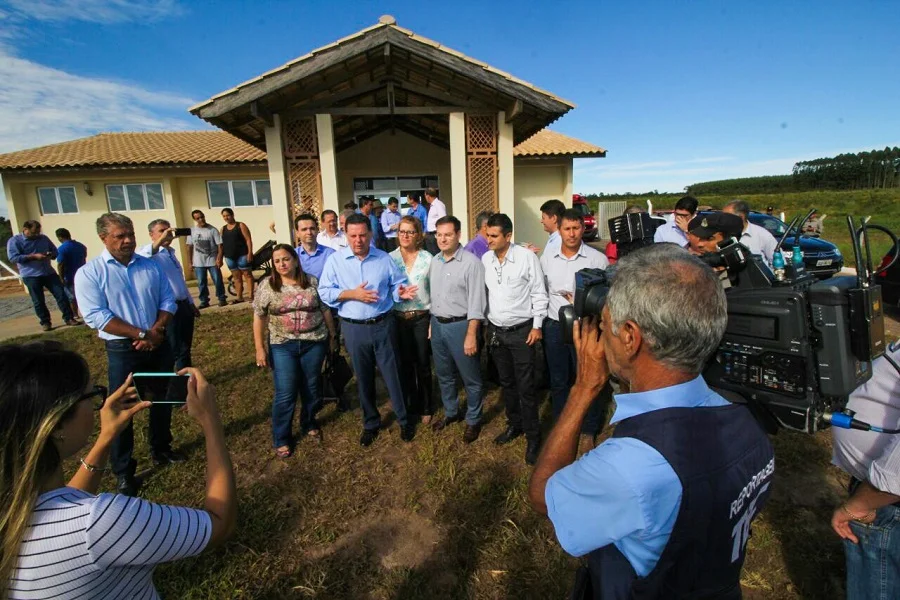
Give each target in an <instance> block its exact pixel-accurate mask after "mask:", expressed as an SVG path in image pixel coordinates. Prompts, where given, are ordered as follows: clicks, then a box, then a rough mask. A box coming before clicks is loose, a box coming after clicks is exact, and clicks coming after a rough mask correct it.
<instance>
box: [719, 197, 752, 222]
mask: <svg viewBox="0 0 900 600" xmlns="http://www.w3.org/2000/svg"><path fill="white" fill-rule="evenodd" d="M725 208H730V209H731V210H730V211H728V212H733V213H734V214H736V215H738V216H739V217H740V218H742V219H743V220H745V221H746V220H747V217H749V216H750V205H749V204H747V202H746V201H744V200H741V199H739V198H735V199H734V200H732V201H731V202H729V203H728V204H726V205H725Z"/></svg>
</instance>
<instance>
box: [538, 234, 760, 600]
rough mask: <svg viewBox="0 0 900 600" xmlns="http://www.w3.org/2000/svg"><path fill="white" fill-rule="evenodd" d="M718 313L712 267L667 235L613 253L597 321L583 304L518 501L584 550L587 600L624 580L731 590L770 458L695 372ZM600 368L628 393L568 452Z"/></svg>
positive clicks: (721, 305)
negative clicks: (598, 431) (525, 497)
mask: <svg viewBox="0 0 900 600" xmlns="http://www.w3.org/2000/svg"><path fill="white" fill-rule="evenodd" d="M594 310H596V308H595V309H594ZM727 318H728V317H727V311H726V303H725V294H724V291H723V290H722V287H721V285H720V283H719V279H718V277H717V276H716V274H715V273H714V272H713V271H712V269H710V268H709V267H708V266H706V265H705V264H703V263H702V262H701V261H700V260H699V259H697V258H696V257H693V256H691V255H689V254H688V253H687V252H686V251H684V250H681V249H679V248H675V247H673V246H671V245H668V244H666V245H654V246H649V247H646V248H642V249H640V250H637V251H635V252H633V253H629V254H628V256H626V257H624V258H623V259H622V260H621V261H619V263H618V270H617V273H616V275H615V279H614V280H613V284H612V286H611V288H610V291H609V294H608V295H607V297H606V305H605V306H604V307H603V310H602V320H600V322H599V323H598V319H597V317H596V313H595V312H594V313H593V314H592V315H585V316H584V317H583V318H582V319H581V321H580V323H578V324H576V327H575V329H574V339H575V347H576V352H577V354H578V364H579V371H578V377H577V380H576V382H575V385H574V386H573V387H572V391H571V393H570V395H569V398H568V401H567V402H566V405H565V407H564V408H563V412H562V414H561V415H560V418H559V421H558V422H557V424H556V426H555V427H554V428H553V430H552V432H551V433H550V437H549V439H548V440H547V442H546V444H545V446H544V450H543V451H542V453H541V456H540V458H539V459H538V463H537V465H536V466H535V470H534V473H533V474H532V478H531V483H530V486H529V496H530V499H531V504H532V506H533V507H534V508H535V510H537V511H538V512H540V513H542V514H546V515H547V516H548V517H549V518H550V520H551V522H552V523H553V527H554V530H555V532H556V536H557V539H558V540H559V543H560V545H561V546H562V547H563V549H564V550H566V552H568V553H570V554H572V555H575V556H582V555H585V554H588V555H589V559H588V564H589V569H590V586H591V587H592V589H593V597H594V598H613V597H615V598H624V597H632V596H633V594H634V591H635V586H636V585H640V587H641V589H642V590H645V591H647V594H646V595H647V596H648V597H668V596H672V597H716V594H723V592H728V593H727V594H723V597H732V595H730V594H733V593H734V592H735V591H737V593H738V595H739V593H740V587H739V586H740V571H741V565H742V564H743V561H744V557H745V549H746V542H747V538H748V536H749V532H750V522H751V521H752V520H753V519H754V518H755V517H756V516H757V515H758V513H759V511H760V510H761V509H762V507H763V505H764V504H765V501H766V499H767V497H768V494H769V491H770V484H771V481H772V477H773V473H774V454H773V450H772V446H771V443H770V442H769V440H768V437H767V436H766V434H765V432H764V431H763V429H762V427H760V425H759V424H758V423H757V422H756V421H755V420H754V419H753V416H752V415H751V414H750V412H749V410H747V408H746V407H745V406H743V405H738V404H734V405H732V404H729V403H728V402H727V401H726V400H725V399H724V398H722V397H721V396H719V395H718V394H716V393H715V392H713V391H712V390H710V389H709V387H708V386H707V385H706V383H705V382H704V380H703V379H702V378H701V377H700V375H699V373H700V371H701V369H702V368H703V366H704V365H705V363H706V360H707V358H708V357H709V355H710V354H711V353H712V352H714V351H715V350H716V348H717V347H718V345H719V341H720V340H721V338H722V335H723V334H724V332H725V326H726V322H727ZM660 340H666V342H665V344H666V345H665V346H663V345H662V344H661V342H660ZM610 374H612V375H614V376H615V377H616V378H617V379H618V380H619V381H620V382H623V384H625V382H627V385H628V386H629V389H630V393H622V394H618V395H617V396H616V407H617V408H616V413H615V415H614V416H613V418H612V421H611V422H612V423H618V425H617V427H616V431H615V433H614V434H613V437H612V438H610V439H609V440H607V441H605V442H604V443H602V444H600V445H599V446H597V448H595V449H594V450H592V451H590V452H588V453H587V454H585V455H584V456H582V457H581V459H580V460H578V461H576V460H575V454H576V447H577V439H578V435H579V432H580V430H581V427H582V423H583V421H584V418H585V416H586V414H587V412H588V410H589V407H590V406H591V404H592V402H593V400H594V398H595V397H596V395H597V393H598V392H599V391H600V390H601V389H602V388H603V386H605V385H606V383H607V381H608V379H609V377H610ZM682 482H685V483H684V485H682ZM683 505H684V506H686V507H687V509H686V510H682V506H683ZM670 544H671V547H670ZM664 551H665V554H664ZM661 590H665V593H661ZM578 597H581V596H578ZM585 597H588V596H585ZM735 597H737V596H735Z"/></svg>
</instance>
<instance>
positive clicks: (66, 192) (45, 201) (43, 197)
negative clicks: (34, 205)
mask: <svg viewBox="0 0 900 600" xmlns="http://www.w3.org/2000/svg"><path fill="white" fill-rule="evenodd" d="M37 192H38V201H39V202H40V205H41V214H44V215H59V214H72V213H77V212H78V199H77V198H76V196H75V188H74V187H71V186H67V187H48V188H38V191H37Z"/></svg>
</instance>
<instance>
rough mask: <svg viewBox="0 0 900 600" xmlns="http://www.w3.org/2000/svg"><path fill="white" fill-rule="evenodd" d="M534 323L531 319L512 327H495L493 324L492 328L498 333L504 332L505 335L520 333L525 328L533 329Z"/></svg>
mask: <svg viewBox="0 0 900 600" xmlns="http://www.w3.org/2000/svg"><path fill="white" fill-rule="evenodd" d="M533 322H534V321H532V320H531V319H529V320H527V321H522V322H521V323H519V324H518V325H510V326H509V327H500V326H499V325H494V324H493V323H491V327H493V328H494V329H496V330H497V331H502V332H504V333H509V332H510V331H518V330H520V329H524V328H525V327H531V324H532V323H533Z"/></svg>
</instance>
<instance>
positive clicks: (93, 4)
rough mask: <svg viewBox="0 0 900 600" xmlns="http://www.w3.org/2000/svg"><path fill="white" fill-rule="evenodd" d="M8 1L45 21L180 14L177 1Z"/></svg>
mask: <svg viewBox="0 0 900 600" xmlns="http://www.w3.org/2000/svg"><path fill="white" fill-rule="evenodd" d="M7 4H8V5H9V7H10V8H11V9H12V10H13V11H15V13H16V14H17V15H19V16H21V17H25V18H29V19H35V20H37V21H48V22H62V21H85V22H89V23H103V24H111V23H126V22H129V21H158V20H160V19H163V18H166V17H170V16H177V15H180V14H182V13H183V9H182V8H181V6H179V4H178V2H176V0H149V1H141V0H7Z"/></svg>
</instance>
